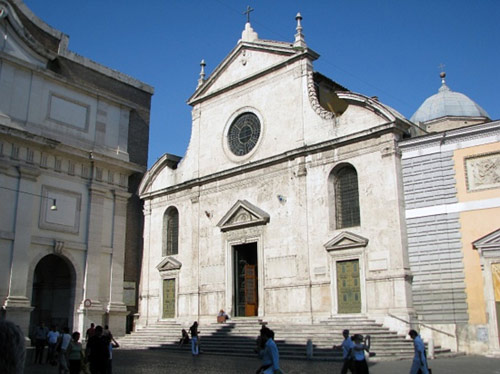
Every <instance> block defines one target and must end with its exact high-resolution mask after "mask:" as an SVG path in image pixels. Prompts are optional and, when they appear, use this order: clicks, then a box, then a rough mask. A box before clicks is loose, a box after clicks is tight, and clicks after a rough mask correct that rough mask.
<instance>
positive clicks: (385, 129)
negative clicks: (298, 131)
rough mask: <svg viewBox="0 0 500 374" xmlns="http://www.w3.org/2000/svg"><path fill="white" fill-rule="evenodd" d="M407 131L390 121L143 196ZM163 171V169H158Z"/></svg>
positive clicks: (206, 182)
mask: <svg viewBox="0 0 500 374" xmlns="http://www.w3.org/2000/svg"><path fill="white" fill-rule="evenodd" d="M405 132H406V127H405V126H404V125H401V124H399V123H398V122H388V123H385V124H382V125H379V126H376V127H373V128H371V129H369V130H364V131H360V132H358V133H354V134H350V135H346V136H343V137H340V138H335V139H331V140H327V141H324V142H321V143H317V144H314V145H305V146H303V147H300V148H296V149H294V150H291V151H287V152H283V153H281V154H279V155H275V156H272V157H268V158H265V159H262V160H258V161H254V162H250V163H248V164H245V165H240V166H236V167H234V168H230V169H227V170H223V171H220V172H217V173H213V174H210V175H206V176H203V177H200V178H194V179H191V180H189V181H186V182H183V183H180V184H176V185H174V186H170V187H166V188H163V189H160V190H157V191H153V192H142V191H144V190H146V189H147V188H149V186H150V185H151V184H149V185H143V186H142V188H141V189H140V190H139V196H140V197H141V199H145V200H149V199H153V198H157V197H160V196H164V195H169V194H172V193H176V192H180V191H183V190H187V189H191V188H193V187H198V186H202V185H204V184H208V183H211V182H214V181H217V180H222V179H227V178H231V177H233V176H235V175H241V174H245V173H249V172H252V171H255V170H259V169H263V168H267V167H270V166H272V165H276V164H280V163H283V162H287V161H290V160H293V159H296V158H298V157H305V156H308V155H311V154H316V153H321V152H324V151H327V150H329V149H332V148H338V147H341V146H345V145H348V144H352V143H354V142H359V141H362V140H366V139H371V138H376V137H380V136H382V135H383V134H387V133H396V134H398V135H402V134H403V133H405ZM158 172H160V170H158ZM153 179H154V178H153V176H149V180H150V181H152V180H153Z"/></svg>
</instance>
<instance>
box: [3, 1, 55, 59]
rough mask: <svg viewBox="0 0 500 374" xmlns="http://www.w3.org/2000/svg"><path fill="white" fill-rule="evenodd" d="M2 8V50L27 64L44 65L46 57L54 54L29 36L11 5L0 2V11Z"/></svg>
mask: <svg viewBox="0 0 500 374" xmlns="http://www.w3.org/2000/svg"><path fill="white" fill-rule="evenodd" d="M2 10H3V11H4V12H5V13H4V14H5V15H4V16H3V17H2V18H0V27H1V28H2V30H3V31H4V33H5V34H6V35H3V36H2V38H1V42H0V43H1V44H2V48H1V49H2V52H3V53H6V54H7V55H10V56H12V57H14V58H15V59H18V60H22V61H25V62H28V63H29V64H32V65H36V66H39V67H45V66H46V65H47V61H48V58H49V57H54V55H53V54H52V53H50V52H49V51H47V50H46V48H44V47H43V46H42V45H41V44H39V43H38V42H37V41H36V39H35V38H33V37H31V35H30V33H29V32H28V31H27V30H26V29H25V28H24V25H23V24H22V22H21V20H20V18H19V17H18V16H17V14H16V13H15V12H14V9H13V8H12V7H10V6H9V5H8V4H7V3H4V2H1V3H0V11H2Z"/></svg>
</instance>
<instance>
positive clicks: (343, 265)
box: [337, 260, 361, 313]
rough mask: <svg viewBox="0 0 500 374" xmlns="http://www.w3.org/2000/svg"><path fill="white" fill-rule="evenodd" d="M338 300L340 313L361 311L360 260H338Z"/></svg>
mask: <svg viewBox="0 0 500 374" xmlns="http://www.w3.org/2000/svg"><path fill="white" fill-rule="evenodd" d="M337 300H338V312H339V313H361V291H360V284H359V261H358V260H351V261H338V262H337Z"/></svg>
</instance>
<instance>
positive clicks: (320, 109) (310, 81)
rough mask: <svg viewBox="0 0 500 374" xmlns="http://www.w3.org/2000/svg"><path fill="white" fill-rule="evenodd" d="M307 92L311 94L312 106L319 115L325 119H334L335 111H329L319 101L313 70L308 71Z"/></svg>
mask: <svg viewBox="0 0 500 374" xmlns="http://www.w3.org/2000/svg"><path fill="white" fill-rule="evenodd" d="M307 92H308V95H309V102H310V103H311V106H312V108H313V109H314V111H315V112H316V114H317V115H319V116H320V117H321V118H323V119H333V118H334V117H335V113H333V112H329V111H328V110H326V109H325V108H323V107H322V106H321V104H320V103H319V100H318V94H317V92H316V88H315V87H314V78H313V72H312V71H310V72H309V73H307Z"/></svg>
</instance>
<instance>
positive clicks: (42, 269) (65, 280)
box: [30, 255, 75, 330]
mask: <svg viewBox="0 0 500 374" xmlns="http://www.w3.org/2000/svg"><path fill="white" fill-rule="evenodd" d="M74 274H75V272H74V269H73V266H72V265H71V264H69V263H68V262H67V261H65V260H64V259H63V258H62V257H60V256H56V255H48V256H45V257H44V258H42V259H41V260H40V262H39V263H38V264H37V265H36V268H35V273H34V275H33V293H32V296H31V305H32V306H33V307H34V309H33V312H32V313H31V326H30V328H31V329H32V328H33V327H34V326H37V325H38V324H39V323H40V322H44V323H45V325H46V326H50V325H57V326H58V327H59V328H61V327H65V326H67V327H69V328H70V329H71V328H72V327H73V306H74V289H75V287H74V284H75V275H74ZM31 329H30V330H31Z"/></svg>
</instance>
